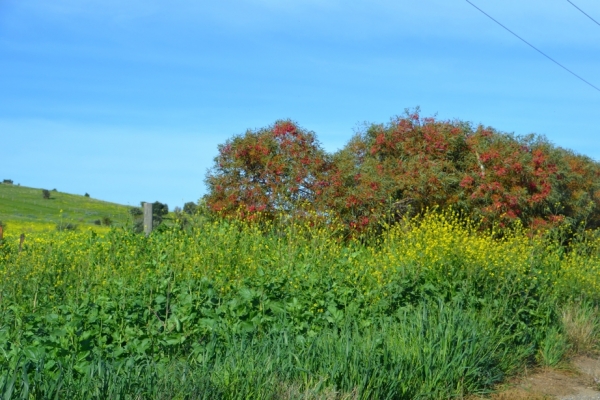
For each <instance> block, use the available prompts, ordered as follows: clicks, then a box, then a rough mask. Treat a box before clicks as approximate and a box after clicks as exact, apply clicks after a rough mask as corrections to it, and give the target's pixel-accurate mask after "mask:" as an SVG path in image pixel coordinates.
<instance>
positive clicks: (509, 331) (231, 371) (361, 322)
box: [0, 213, 600, 399]
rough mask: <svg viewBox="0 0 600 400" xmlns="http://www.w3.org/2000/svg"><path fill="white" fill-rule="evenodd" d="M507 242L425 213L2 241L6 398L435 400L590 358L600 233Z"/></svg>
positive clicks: (0, 375) (449, 216)
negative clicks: (372, 231)
mask: <svg viewBox="0 0 600 400" xmlns="http://www.w3.org/2000/svg"><path fill="white" fill-rule="evenodd" d="M503 232H504V234H503V235H502V237H501V238H499V237H498V235H497V233H496V232H494V231H491V230H490V231H486V230H483V231H482V229H481V228H480V227H479V226H476V225H474V224H472V223H469V222H468V221H466V220H464V219H461V217H459V216H458V215H457V214H455V213H441V214H440V213H429V214H427V215H426V216H424V217H423V218H417V219H413V220H405V221H404V222H401V223H399V224H396V225H395V226H393V227H390V228H389V229H388V230H386V231H385V232H384V233H383V234H381V235H380V236H373V237H371V239H369V240H364V239H363V240H362V241H358V240H353V239H351V240H344V235H345V227H344V225H343V224H342V223H335V222H329V223H327V224H324V225H320V226H319V225H315V224H312V226H311V223H310V221H309V222H306V221H304V222H302V223H291V222H290V221H289V220H287V218H286V217H285V216H281V218H276V219H274V220H273V219H264V220H259V221H255V222H253V223H250V224H248V223H243V222H235V221H227V220H221V219H215V220H211V219H210V218H206V217H203V216H197V217H195V219H194V221H193V223H192V224H191V225H189V226H188V228H187V229H184V230H182V229H179V228H177V227H173V228H170V229H164V230H162V231H158V232H154V233H153V234H152V235H150V236H149V237H145V236H144V235H138V234H134V233H132V232H131V230H127V229H122V228H118V229H112V230H111V231H110V232H109V233H107V234H106V235H104V236H101V235H97V234H94V233H93V232H63V233H53V234H38V235H35V237H33V238H32V239H30V240H28V241H26V242H25V245H24V248H23V250H22V251H21V252H20V253H19V251H18V238H17V237H16V236H11V235H9V236H8V237H7V238H6V240H5V241H4V242H3V244H2V247H1V250H0V257H1V258H0V294H1V299H2V300H1V302H0V390H3V391H4V392H3V393H4V394H6V393H9V392H10V391H13V393H20V394H22V395H24V396H32V397H34V398H50V397H56V396H57V397H59V398H64V397H67V396H69V397H72V398H113V397H116V396H121V397H123V396H129V397H131V398H137V397H144V398H298V397H301V396H307V397H311V396H312V397H314V398H316V397H319V396H322V397H325V396H328V397H330V398H398V399H410V398H438V399H442V398H449V397H456V396H461V395H463V394H468V393H483V392H486V391H489V390H491V389H492V388H493V385H494V384H496V383H498V382H501V381H502V380H504V379H505V378H506V377H507V376H510V375H512V374H515V373H517V372H519V371H520V370H521V369H522V368H524V367H526V366H532V365H536V364H542V365H552V364H555V363H557V362H559V361H560V360H563V359H564V358H565V356H567V355H568V354H569V351H570V349H571V348H573V346H578V347H579V348H581V349H584V350H585V351H594V350H595V349H597V344H598V337H599V332H598V326H599V322H600V319H599V318H600V317H599V315H598V312H597V310H596V309H595V308H594V305H597V304H598V301H599V300H600V298H599V297H600V295H599V293H600V255H599V254H600V253H599V251H598V250H599V248H600V239H599V238H598V237H596V236H594V235H592V234H587V235H586V236H585V237H582V236H576V237H577V240H576V241H574V242H572V243H571V246H570V247H569V248H568V249H567V248H565V247H564V246H562V245H561V238H560V232H558V231H553V233H552V234H547V235H545V236H539V235H537V236H531V235H528V233H527V231H525V230H519V229H516V230H508V229H504V230H503ZM582 299H584V300H585V302H583V303H582ZM586 313H587V314H586ZM584 320H585V321H595V322H594V323H592V324H591V326H590V324H588V326H587V328H586V327H585V326H584V325H585V324H583V323H582V322H581V321H584ZM578 321H579V322H578ZM581 332H584V333H581ZM585 332H588V333H585ZM573 338H579V339H576V340H577V342H574V341H573V340H574V339H573ZM582 338H583V339H582Z"/></svg>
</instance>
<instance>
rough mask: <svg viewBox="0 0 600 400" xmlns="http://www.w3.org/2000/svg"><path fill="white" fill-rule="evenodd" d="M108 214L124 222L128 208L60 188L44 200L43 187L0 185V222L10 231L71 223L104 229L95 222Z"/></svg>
mask: <svg viewBox="0 0 600 400" xmlns="http://www.w3.org/2000/svg"><path fill="white" fill-rule="evenodd" d="M106 217H108V218H109V219H110V220H111V221H112V224H113V225H117V226H119V225H123V224H125V223H126V222H127V220H128V217H129V214H128V207H127V206H123V205H120V204H115V203H109V202H106V201H101V200H96V199H93V198H90V197H85V196H79V195H74V194H68V193H63V192H59V191H50V199H44V198H43V197H42V189H36V188H30V187H24V186H16V185H9V184H0V221H2V222H3V223H4V224H6V228H5V231H7V232H12V231H16V230H18V231H20V232H33V231H48V230H54V229H56V225H57V224H68V223H71V224H75V225H77V226H78V227H79V228H80V229H82V228H88V227H89V228H93V229H95V230H105V229H106V227H101V226H98V225H97V224H95V223H94V221H97V220H102V219H103V218H106ZM13 233H14V232H13Z"/></svg>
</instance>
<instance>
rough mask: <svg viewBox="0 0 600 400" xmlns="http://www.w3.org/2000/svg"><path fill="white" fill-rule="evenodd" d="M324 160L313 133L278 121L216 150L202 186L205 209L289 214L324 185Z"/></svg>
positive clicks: (249, 214)
mask: <svg viewBox="0 0 600 400" xmlns="http://www.w3.org/2000/svg"><path fill="white" fill-rule="evenodd" d="M329 165H330V163H329V162H328V157H327V155H326V153H325V152H324V151H323V150H322V149H321V147H320V146H319V143H318V142H317V140H316V138H315V135H314V133H313V132H308V131H306V130H303V129H301V128H299V127H298V126H297V125H296V124H295V123H294V122H292V121H289V120H285V121H277V122H276V123H275V124H273V125H272V126H269V127H267V128H264V129H260V130H257V131H250V130H249V131H247V132H246V133H245V134H244V135H240V136H236V137H234V138H232V139H230V140H228V141H227V142H226V143H225V144H223V145H220V146H219V155H218V156H217V157H216V158H215V164H214V167H213V168H212V169H211V170H210V171H209V173H208V175H207V178H206V183H207V186H208V189H209V193H208V195H207V197H206V201H207V205H208V207H209V208H210V209H211V210H213V211H218V212H221V213H223V214H225V215H240V216H243V217H252V216H253V215H254V214H255V213H256V212H262V213H267V214H269V213H273V212H292V211H294V210H297V209H298V208H299V207H301V206H302V205H303V204H315V199H316V197H317V196H319V195H320V193H321V192H322V190H321V188H322V187H323V186H325V185H326V184H327V182H326V178H325V173H326V171H327V169H328V167H329Z"/></svg>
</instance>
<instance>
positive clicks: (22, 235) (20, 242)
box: [19, 233, 25, 253]
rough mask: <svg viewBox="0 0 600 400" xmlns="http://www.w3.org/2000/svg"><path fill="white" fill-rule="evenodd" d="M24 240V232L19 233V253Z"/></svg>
mask: <svg viewBox="0 0 600 400" xmlns="http://www.w3.org/2000/svg"><path fill="white" fill-rule="evenodd" d="M24 241H25V234H24V233H21V236H20V237H19V253H20V252H21V250H23V242H24Z"/></svg>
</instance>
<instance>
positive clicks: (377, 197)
mask: <svg viewBox="0 0 600 400" xmlns="http://www.w3.org/2000/svg"><path fill="white" fill-rule="evenodd" d="M206 182H207V185H208V189H209V193H208V194H207V196H206V198H205V199H206V202H207V204H208V206H209V207H210V208H211V209H212V210H213V211H215V212H219V213H221V214H222V215H226V216H233V217H241V218H246V219H248V218H250V219H251V218H254V214H256V213H257V212H260V213H271V214H272V213H277V212H282V211H285V212H287V213H295V214H296V216H300V215H302V214H303V213H305V212H308V211H314V212H316V213H318V214H321V215H324V214H327V215H328V216H332V214H333V215H335V216H336V217H338V218H340V219H341V220H342V221H344V223H345V224H346V226H347V227H348V229H349V230H350V231H352V232H355V233H356V232H358V233H360V232H363V231H365V230H367V229H371V228H373V227H377V226H379V227H381V223H382V222H393V221H397V220H399V219H401V218H402V217H403V216H404V215H414V214H415V213H419V212H422V211H423V210H425V209H427V208H433V207H435V206H439V207H447V206H452V207H453V208H454V209H456V210H460V212H461V213H462V214H463V215H465V216H468V217H470V218H471V219H476V220H478V221H480V222H481V223H482V226H486V227H491V226H493V225H494V224H498V225H499V226H510V225H512V224H514V223H516V222H517V221H518V222H519V223H520V224H522V225H524V226H526V227H532V228H534V229H540V228H549V227H553V226H559V225H563V224H568V225H571V226H583V227H584V228H592V229H593V228H597V227H599V226H600V164H599V163H597V162H595V161H593V160H591V159H590V158H588V157H585V156H581V155H577V154H574V153H573V152H571V151H568V150H565V149H561V148H557V147H555V146H553V145H551V144H550V143H548V141H547V140H545V139H544V138H543V137H539V136H535V135H529V136H525V137H516V136H514V135H510V134H505V133H501V132H498V131H496V130H494V129H493V128H489V127H488V128H485V127H483V126H479V127H477V128H473V127H472V126H471V125H470V124H468V123H465V122H462V121H438V120H436V119H435V118H422V117H421V116H420V115H419V113H418V110H417V111H414V112H409V111H407V113H406V115H405V116H404V117H397V118H393V119H392V120H391V121H390V122H389V123H388V124H372V125H370V126H367V127H366V128H365V129H364V131H362V132H359V133H358V134H356V135H355V137H354V138H352V140H351V141H350V142H349V143H348V144H347V145H346V146H345V147H344V148H343V149H342V150H340V151H339V152H337V153H335V154H332V155H329V154H326V153H325V152H324V151H323V150H322V149H321V148H320V147H319V144H318V141H317V140H316V137H315V135H314V133H312V132H307V131H305V130H303V129H301V128H299V127H298V126H297V125H296V124H295V123H293V122H291V121H278V122H276V123H275V124H274V125H272V126H270V127H267V128H264V129H260V130H257V131H248V132H246V134H245V135H242V136H236V137H234V138H233V139H232V140H229V141H227V143H225V144H224V145H222V146H220V147H219V155H218V156H217V157H216V158H215V165H214V167H213V169H212V170H211V171H210V173H209V174H208V176H207V179H206Z"/></svg>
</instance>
